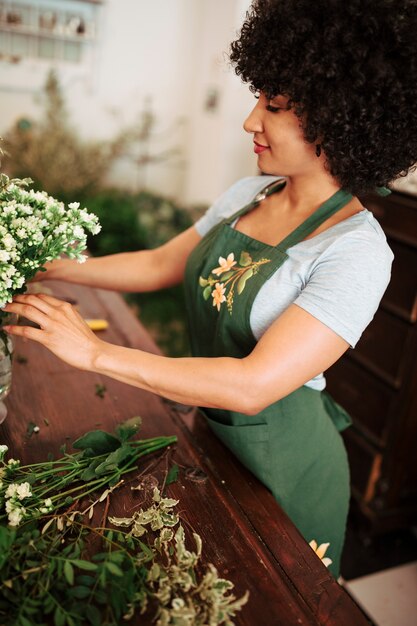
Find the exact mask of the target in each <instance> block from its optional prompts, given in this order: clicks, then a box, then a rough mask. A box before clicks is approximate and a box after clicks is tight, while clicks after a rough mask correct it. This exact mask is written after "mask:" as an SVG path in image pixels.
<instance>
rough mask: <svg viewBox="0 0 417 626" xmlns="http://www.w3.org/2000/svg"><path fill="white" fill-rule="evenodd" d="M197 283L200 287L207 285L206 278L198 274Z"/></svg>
mask: <svg viewBox="0 0 417 626" xmlns="http://www.w3.org/2000/svg"><path fill="white" fill-rule="evenodd" d="M198 284H199V285H200V287H207V285H208V280H207V279H206V278H203V277H202V276H200V278H199V279H198Z"/></svg>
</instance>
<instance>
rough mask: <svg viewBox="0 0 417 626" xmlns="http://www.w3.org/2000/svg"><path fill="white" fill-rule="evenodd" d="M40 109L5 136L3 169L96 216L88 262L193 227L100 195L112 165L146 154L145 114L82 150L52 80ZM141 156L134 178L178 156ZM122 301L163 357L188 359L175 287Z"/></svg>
mask: <svg viewBox="0 0 417 626" xmlns="http://www.w3.org/2000/svg"><path fill="white" fill-rule="evenodd" d="M43 105H44V114H43V118H42V119H41V120H40V121H38V122H35V121H32V120H28V119H21V120H19V121H18V122H17V123H16V125H15V126H14V127H13V128H12V129H11V130H10V131H9V132H8V133H6V136H5V148H6V151H7V154H6V155H5V156H4V158H3V166H4V168H5V169H6V171H7V172H8V173H9V174H11V175H13V176H19V177H30V178H32V179H33V180H34V181H35V182H34V186H35V188H38V189H45V190H46V191H47V192H48V193H50V194H53V195H54V196H56V197H57V198H59V199H60V200H62V201H64V202H68V201H72V200H73V199H74V198H77V200H79V201H82V203H83V205H85V206H87V207H88V209H89V210H91V211H92V212H93V213H95V214H96V215H97V216H98V217H99V220H100V222H101V224H102V231H101V233H100V235H99V236H97V237H95V238H94V239H92V238H90V240H89V242H88V246H89V249H90V250H91V252H92V254H94V255H97V256H101V255H106V254H115V253H117V252H126V251H132V250H141V249H146V248H154V247H156V246H158V245H160V244H162V243H164V242H165V241H168V239H170V238H171V237H174V236H175V235H177V234H178V233H180V232H181V231H183V230H185V229H186V228H188V227H189V226H190V225H191V223H192V219H191V214H192V210H185V209H182V208H181V207H179V206H177V205H176V204H175V202H173V201H171V200H169V199H167V198H165V197H163V196H160V195H158V194H153V193H151V192H148V191H141V192H139V193H131V192H128V191H123V190H111V189H110V190H109V189H103V187H102V185H103V180H104V177H105V175H106V173H107V172H108V170H109V168H110V166H111V165H112V164H113V162H114V160H115V159H117V158H119V157H126V156H127V157H129V158H131V159H132V158H133V157H132V154H130V151H131V150H132V148H136V151H137V149H138V147H139V148H140V146H141V145H142V143H143V144H144V149H145V147H146V142H147V141H148V139H149V136H150V133H151V130H152V125H153V124H154V123H155V119H154V117H153V116H152V115H151V113H150V111H149V110H145V111H144V112H143V114H142V118H141V119H140V121H139V123H138V124H137V125H135V126H133V127H131V128H125V129H123V130H122V131H121V132H120V133H119V135H118V136H117V137H116V138H115V139H113V140H112V141H107V142H103V141H101V142H95V143H85V142H83V141H81V140H80V138H79V137H78V135H77V133H76V131H75V130H74V129H73V128H72V127H71V125H70V124H69V121H68V115H67V111H66V105H65V101H64V97H63V95H62V92H61V88H60V85H59V83H58V80H57V77H56V75H55V74H54V73H53V72H52V73H51V74H50V75H49V77H48V80H47V82H46V85H45V88H44V93H43ZM141 142H142V143H141ZM139 152H140V155H139V156H140V158H139V157H138V158H136V159H134V161H135V163H136V166H137V168H138V170H140V169H141V168H145V167H146V166H148V165H149V164H152V162H153V161H155V162H158V161H159V160H160V158H162V157H164V158H168V156H169V155H170V154H171V153H172V154H175V153H176V151H175V150H173V151H168V152H167V153H164V154H163V155H162V157H161V155H153V156H151V155H148V154H145V153H144V154H142V152H141V151H140V150H139ZM145 152H146V151H145ZM194 212H195V213H197V214H198V213H199V212H201V210H200V211H197V209H196V210H195V211H194ZM127 300H128V302H129V303H130V304H131V305H132V306H133V307H134V308H135V309H136V310H137V313H138V315H139V316H140V319H141V321H142V322H143V324H144V325H145V326H146V327H147V328H148V330H149V331H150V332H151V334H152V335H153V336H154V338H155V340H156V341H157V342H158V343H159V345H160V346H161V348H162V350H163V351H164V352H165V353H167V354H169V355H171V356H182V355H185V354H188V353H189V345H188V339H187V334H186V330H185V318H186V312H185V302H184V294H183V290H182V287H181V286H179V287H174V288H171V289H167V290H164V291H160V292H157V293H146V294H136V295H133V294H130V295H128V296H127Z"/></svg>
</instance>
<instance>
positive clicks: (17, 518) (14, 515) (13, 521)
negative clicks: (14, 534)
mask: <svg viewBox="0 0 417 626" xmlns="http://www.w3.org/2000/svg"><path fill="white" fill-rule="evenodd" d="M24 513H25V509H24V508H23V507H22V508H20V509H13V510H12V511H10V513H9V524H10V526H19V524H20V522H21V521H22V517H23V515H24Z"/></svg>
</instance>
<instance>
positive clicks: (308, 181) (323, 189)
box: [279, 173, 341, 213]
mask: <svg viewBox="0 0 417 626" xmlns="http://www.w3.org/2000/svg"><path fill="white" fill-rule="evenodd" d="M286 180H287V183H286V185H285V187H284V188H283V189H282V191H281V193H280V194H279V195H280V204H281V207H282V209H283V210H284V211H288V212H291V213H305V212H308V213H311V212H312V211H314V210H315V209H316V208H317V207H319V206H320V205H321V204H323V202H325V201H326V200H327V199H328V198H330V197H331V196H332V195H333V194H335V193H336V192H337V191H338V190H339V189H340V188H341V186H340V184H339V183H338V182H337V181H336V180H335V179H334V178H333V177H331V176H330V175H326V176H317V174H316V173H315V174H314V175H313V176H311V175H298V176H289V177H287V179H286Z"/></svg>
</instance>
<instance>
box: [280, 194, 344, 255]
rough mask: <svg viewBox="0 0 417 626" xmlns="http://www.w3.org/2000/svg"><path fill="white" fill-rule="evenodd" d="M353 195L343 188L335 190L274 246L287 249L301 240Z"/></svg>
mask: <svg viewBox="0 0 417 626" xmlns="http://www.w3.org/2000/svg"><path fill="white" fill-rule="evenodd" d="M352 198H353V196H352V194H351V193H349V192H348V191H345V190H344V189H339V191H336V193H334V194H333V195H332V196H331V197H330V198H329V199H328V200H326V202H323V204H322V205H321V206H319V208H318V209H317V210H316V211H314V213H312V214H311V215H310V217H308V218H307V219H306V220H305V221H304V222H303V223H302V224H300V226H298V227H297V228H296V229H295V230H293V231H292V233H290V234H289V235H288V236H287V237H285V239H283V240H282V241H281V242H280V243H279V244H278V245H277V246H276V248H280V249H281V250H288V248H291V247H292V246H294V245H295V244H297V243H299V242H300V241H303V239H305V237H307V235H309V234H310V233H312V232H313V231H315V230H316V228H318V227H319V226H320V225H321V224H322V223H323V222H325V221H326V220H327V219H328V218H329V217H331V216H332V215H334V213H336V212H337V211H339V210H340V209H341V208H343V207H344V206H345V205H346V204H347V203H348V202H350V201H351V200H352Z"/></svg>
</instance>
